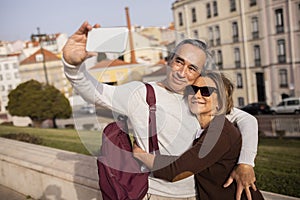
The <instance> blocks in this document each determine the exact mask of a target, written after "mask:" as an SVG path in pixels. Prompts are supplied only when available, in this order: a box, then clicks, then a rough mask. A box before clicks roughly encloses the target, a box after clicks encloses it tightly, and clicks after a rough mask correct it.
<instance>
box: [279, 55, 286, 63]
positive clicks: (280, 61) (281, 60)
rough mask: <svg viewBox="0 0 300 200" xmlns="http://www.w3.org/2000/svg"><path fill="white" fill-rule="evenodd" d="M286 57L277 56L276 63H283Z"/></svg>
mask: <svg viewBox="0 0 300 200" xmlns="http://www.w3.org/2000/svg"><path fill="white" fill-rule="evenodd" d="M285 62H286V56H285V55H278V63H285Z"/></svg>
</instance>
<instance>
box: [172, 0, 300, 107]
mask: <svg viewBox="0 0 300 200" xmlns="http://www.w3.org/2000/svg"><path fill="white" fill-rule="evenodd" d="M172 10H173V17H174V25H175V30H176V31H177V32H178V34H176V35H177V36H178V37H177V38H176V41H177V42H179V41H180V40H182V39H184V38H197V39H204V40H206V42H207V44H208V45H209V47H210V49H211V51H212V54H213V59H214V61H215V64H216V66H215V68H216V69H218V70H220V72H222V73H224V74H226V76H228V77H229V78H230V79H231V80H232V81H233V82H234V84H235V86H236V87H235V92H234V102H235V106H239V107H241V106H244V105H246V104H248V103H252V102H257V101H265V102H267V103H268V104H270V105H276V104H277V103H278V102H279V101H281V99H282V97H286V96H300V56H299V55H300V50H299V49H300V48H299V46H300V0H263V1H258V0H177V1H175V2H174V3H173V4H172Z"/></svg>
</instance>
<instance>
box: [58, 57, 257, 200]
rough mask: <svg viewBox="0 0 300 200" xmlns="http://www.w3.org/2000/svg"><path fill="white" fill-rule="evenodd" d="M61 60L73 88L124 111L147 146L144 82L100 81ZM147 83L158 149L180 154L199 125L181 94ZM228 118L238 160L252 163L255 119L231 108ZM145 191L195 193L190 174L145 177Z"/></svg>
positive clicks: (169, 194) (174, 194)
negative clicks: (236, 131) (238, 138)
mask: <svg viewBox="0 0 300 200" xmlns="http://www.w3.org/2000/svg"><path fill="white" fill-rule="evenodd" d="M63 63H64V70H65V75H66V77H67V78H68V79H69V81H70V82H71V84H72V85H73V87H74V89H75V90H76V91H77V92H78V93H79V94H80V95H81V96H82V97H83V98H84V99H85V100H86V101H88V102H90V103H94V104H95V105H101V106H105V107H107V108H109V109H111V110H113V111H116V112H118V113H120V114H125V115H127V116H128V119H129V120H130V122H131V125H132V128H133V131H134V134H135V135H136V136H137V138H138V143H139V145H140V146H141V147H142V148H143V149H145V150H148V117H149V108H148V104H147V103H146V87H145V85H144V84H143V83H142V82H137V81H134V82H130V83H127V84H124V85H119V86H110V85H106V84H102V83H100V82H98V81H97V80H95V79H94V78H93V77H92V76H91V75H90V74H89V73H88V72H87V71H86V70H85V66H84V65H83V66H81V67H80V70H79V66H78V67H76V66H72V65H69V64H67V63H66V62H65V61H64V60H63ZM150 84H151V85H152V86H153V88H154V91H155V95H156V107H157V111H156V123H157V124H156V125H157V136H158V142H159V150H160V153H161V154H166V155H174V156H178V155H181V154H182V153H183V152H184V151H186V150H187V149H189V148H190V147H191V145H192V142H193V140H194V139H195V136H196V132H197V130H198V129H199V128H200V125H199V123H198V121H197V119H196V117H195V116H193V115H192V114H191V113H190V111H189V109H188V106H187V104H186V102H185V100H184V99H183V95H180V94H176V93H172V92H170V91H167V90H166V89H164V88H162V87H160V86H158V85H157V84H156V83H150ZM229 120H230V121H235V122H237V124H238V126H239V128H240V130H241V132H242V137H243V147H242V150H241V155H240V159H239V163H247V164H250V165H252V166H254V159H255V156H256V150H257V138H258V134H257V121H256V119H255V118H254V117H252V116H251V115H249V114H247V113H245V112H243V111H240V110H238V109H234V111H233V113H232V114H231V115H230V116H229ZM244 138H246V139H245V140H244ZM148 192H149V193H151V194H156V195H161V196H166V197H178V198H179V197H181V198H184V197H192V196H195V194H196V191H195V183H194V178H193V177H189V178H186V179H183V180H181V181H177V182H174V183H171V182H166V181H164V180H161V179H157V178H153V177H149V191H148Z"/></svg>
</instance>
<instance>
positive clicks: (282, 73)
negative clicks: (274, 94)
mask: <svg viewBox="0 0 300 200" xmlns="http://www.w3.org/2000/svg"><path fill="white" fill-rule="evenodd" d="M279 87H281V88H287V87H288V78H287V70H286V69H280V70H279Z"/></svg>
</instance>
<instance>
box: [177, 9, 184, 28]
mask: <svg viewBox="0 0 300 200" xmlns="http://www.w3.org/2000/svg"><path fill="white" fill-rule="evenodd" d="M178 19H179V20H178V21H179V26H183V18H182V12H179V13H178Z"/></svg>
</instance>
